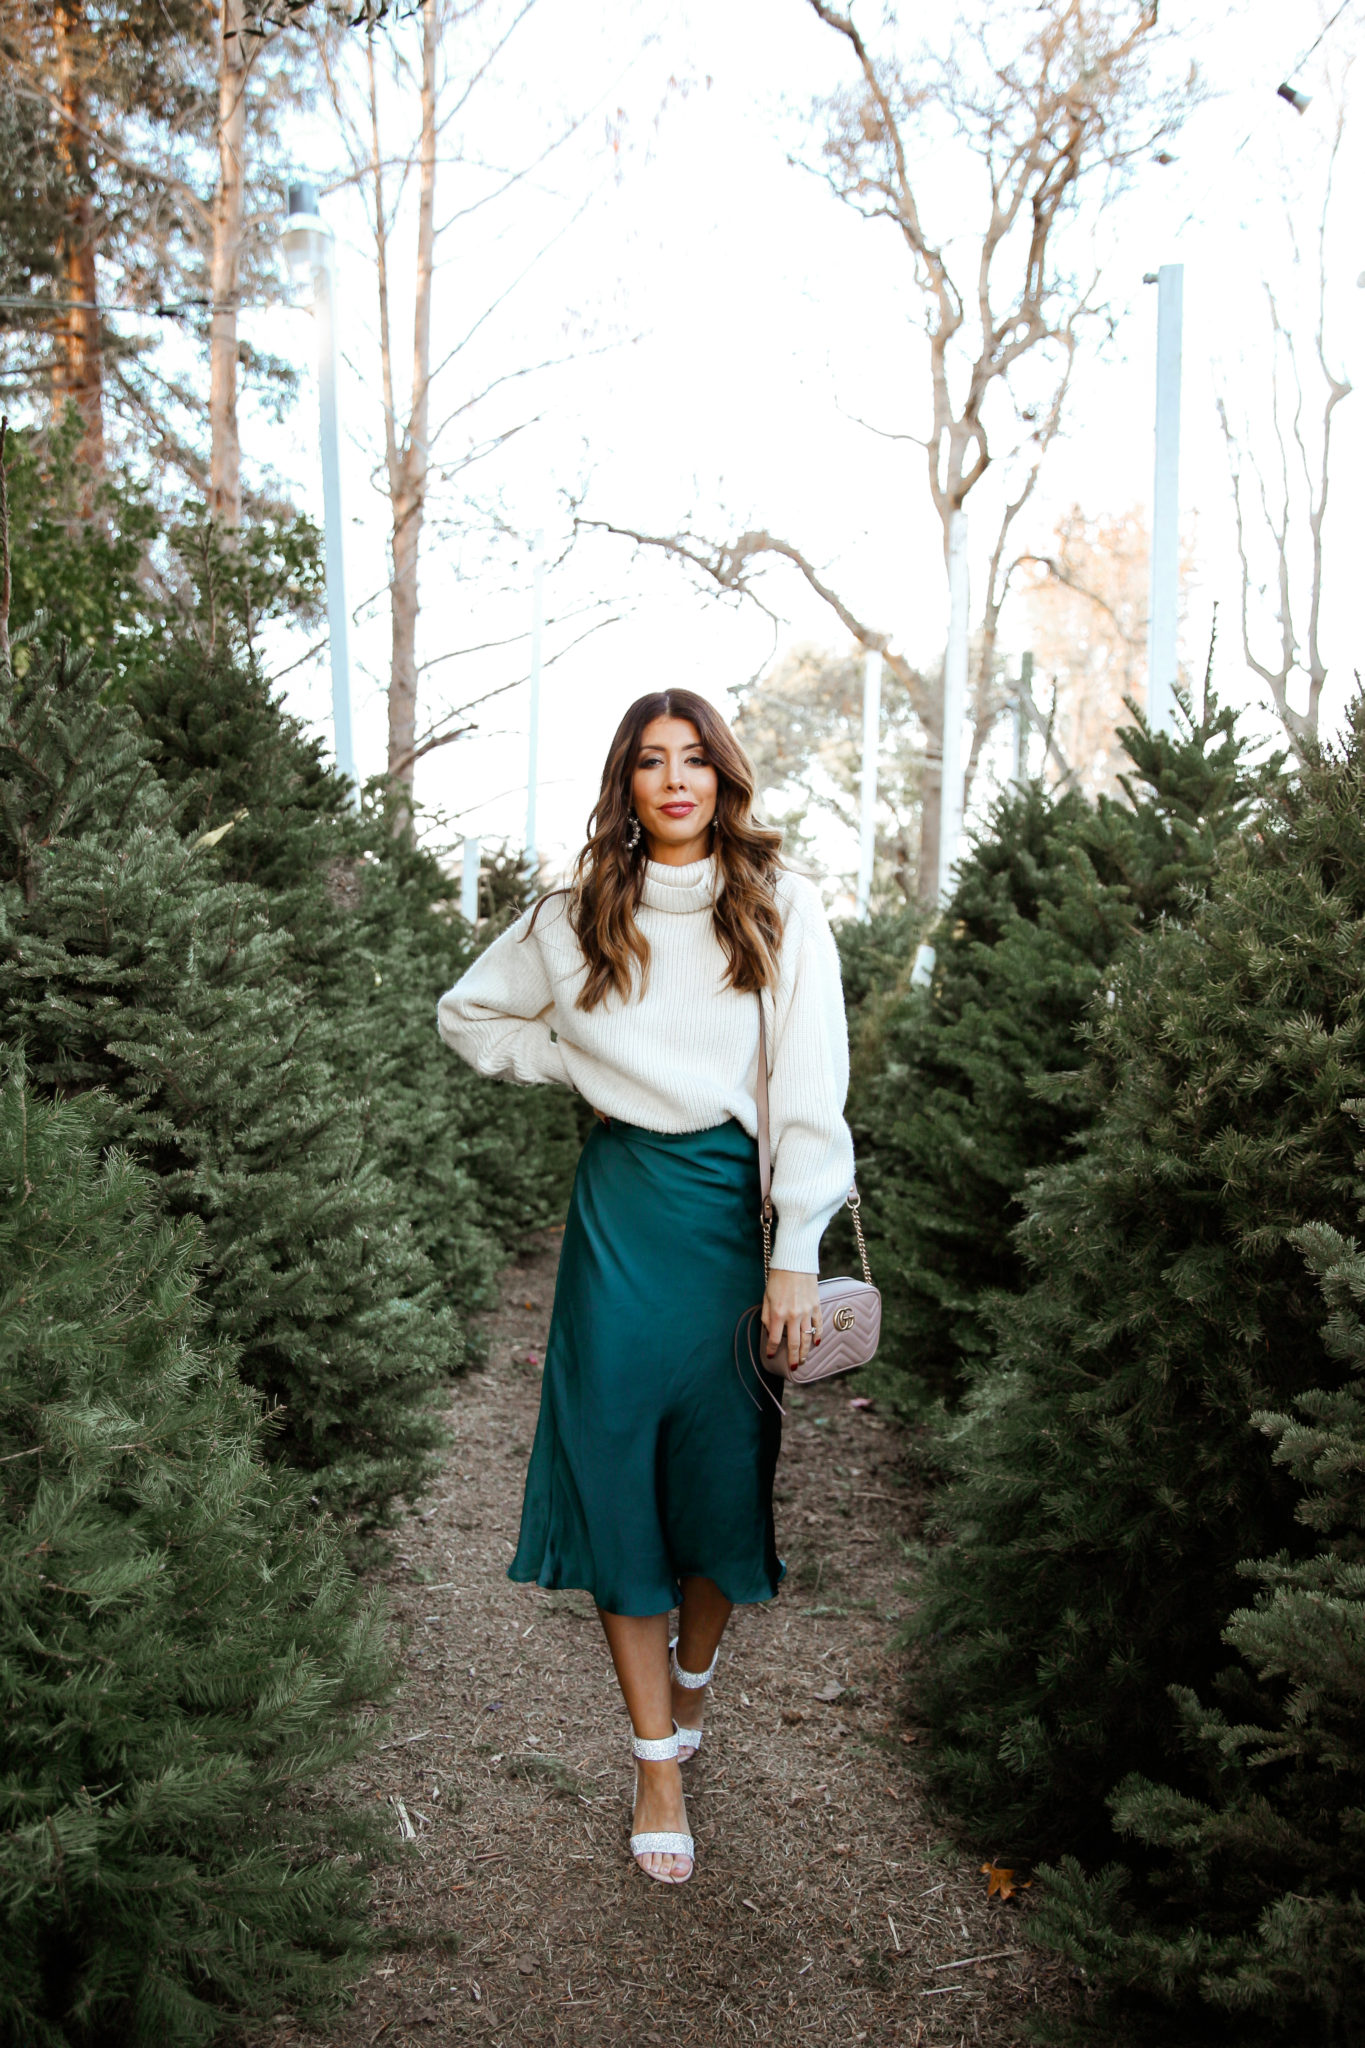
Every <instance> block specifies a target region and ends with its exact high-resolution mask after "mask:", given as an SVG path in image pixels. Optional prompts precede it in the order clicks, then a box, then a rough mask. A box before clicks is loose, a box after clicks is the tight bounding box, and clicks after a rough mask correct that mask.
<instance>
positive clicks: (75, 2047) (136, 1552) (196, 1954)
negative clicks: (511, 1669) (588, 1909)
mask: <svg viewBox="0 0 1365 2048" xmlns="http://www.w3.org/2000/svg"><path fill="white" fill-rule="evenodd" d="M96 1111H97V1105H96V1103H95V1102H94V1101H93V1099H92V1098H90V1097H88V1096H87V1097H86V1098H85V1099H84V1100H83V1101H82V1102H81V1103H79V1104H62V1103H54V1102H52V1101H51V1100H50V1099H44V1098H42V1097H41V1096H38V1095H36V1094H35V1093H33V1092H32V1091H31V1090H29V1089H28V1088H27V1087H25V1085H24V1083H23V1079H22V1074H21V1071H19V1070H17V1069H15V1070H12V1071H11V1072H10V1074H9V1076H8V1078H7V1080H6V1082H5V1084H4V1086H3V1087H2V1088H0V1699H3V1712H4V1729H5V1735H4V1745H3V1754H0V2038H3V2039H4V2040H5V2041H7V2042H12V2043H15V2044H23V2048H114V2044H118V2048H125V2044H138V2048H141V2044H147V2048H176V2044H180V2043H189V2042H207V2041H210V2040H212V2039H214V2038H216V2037H217V2036H218V2035H219V2032H220V2029H221V2027H222V2025H223V2022H224V2020H225V2017H226V2016H227V2015H228V2014H230V2013H251V2014H256V2015H260V2016H264V2015H268V2014H269V2013H270V2012H272V2011H274V2010H276V2009H277V2008H278V2006H279V2005H280V2003H281V2002H282V2001H283V2000H288V2001H289V2002H290V2003H291V2004H292V2005H294V2006H295V2007H296V2008H297V2009H300V2010H305V2011H307V2010H310V2009H311V2010H320V2009H322V2008H323V2007H325V2005H326V2004H327V2003H328V2002H330V2000H331V1999H332V1997H333V1996H334V1995H335V1994H336V1993H337V1992H338V1991H339V1990H340V1988H341V1987H342V1986H343V1984H344V1983H345V1981H346V1980H347V1979H348V1978H349V1977H351V1976H353V1975H354V1970H355V1964H356V1961H357V1959H358V1956H359V1954H360V1953H362V1952H363V1948H364V1945H365V1940H366V1937H365V1934H364V1930H363V1924H362V1921H361V1914H362V1910H363V1906H364V1901H365V1892H366V1882H367V1881H366V1877H365V1872H364V1867H363V1860H362V1856H361V1853H360V1852H361V1851H362V1850H363V1848H364V1847H365V1845H366V1844H367V1843H368V1842H369V1839H370V1836H369V1831H368V1830H367V1829H366V1828H364V1827H363V1826H362V1825H361V1824H360V1823H359V1822H358V1821H356V1820H355V1819H354V1818H351V1817H349V1816H348V1815H347V1814H346V1813H345V1812H342V1811H337V1810H332V1809H329V1808H325V1807H324V1806H323V1804H322V1801H321V1798H320V1796H319V1795H318V1794H317V1793H316V1791H315V1790H314V1788H316V1786H317V1785H318V1783H319V1781H320V1780H322V1779H324V1778H325V1777H326V1775H327V1774H328V1773H329V1772H330V1771H331V1770H332V1769H334V1768H335V1766H337V1765H338V1764H339V1763H341V1762H342V1761H344V1760H345V1759H346V1758H348V1757H351V1756H353V1755H354V1754H356V1752H357V1751H358V1750H359V1749H360V1748H361V1747H362V1745H363V1744H364V1743H365V1742H366V1740H367V1739H368V1738H367V1732H366V1731H367V1728H368V1726H369V1725H370V1721H369V1718H368V1717H367V1716H366V1715H364V1714H362V1712H361V1711H360V1709H361V1708H362V1706H363V1705H364V1704H365V1703H368V1702H373V1701H374V1700H375V1699H376V1698H378V1697H381V1696H382V1695H383V1694H384V1693H385V1692H386V1691H387V1689H388V1687H389V1685H390V1682H391V1679H390V1674H389V1667H388V1664H387V1662H386V1660H385V1653H384V1651H383V1648H382V1642H381V1627H380V1621H381V1617H380V1615H379V1614H378V1611H377V1610H376V1608H375V1607H374V1605H373V1604H372V1602H370V1601H369V1600H368V1599H367V1598H364V1597H362V1596H361V1595H360V1593H359V1592H358V1590H357V1588H356V1585H355V1583H354V1581H353V1579H352V1578H351V1576H350V1574H349V1572H348V1571H347V1569H346V1566H345V1564H344V1562H343V1559H342V1555H341V1548H340V1545H339V1542H338V1538H337V1534H336V1532H335V1530H334V1528H333V1526H332V1525H331V1523H330V1522H329V1521H328V1520H327V1518H326V1517H322V1516H319V1515H318V1514H317V1513H316V1511H315V1510H314V1509H313V1508H312V1507H311V1506H310V1504H309V1502H308V1499H307V1495H308V1487H307V1484H306V1483H305V1482H304V1481H302V1480H301V1479H300V1478H299V1477H298V1476H297V1475H294V1474H291V1473H289V1472H288V1471H287V1470H285V1469H284V1468H282V1467H278V1466H270V1465H268V1464H267V1463H266V1462H265V1460H264V1458H263V1456H262V1449H263V1445H264V1442H265V1440H266V1437H267V1433H268V1424H267V1422H266V1421H265V1420H264V1419H263V1417H262V1413H261V1406H260V1403H259V1400H258V1399H257V1397H255V1396H254V1395H252V1394H250V1393H249V1392H248V1391H247V1390H246V1389H245V1388H244V1387H243V1385H242V1384H241V1381H240V1380H239V1378H238V1375H237V1372H236V1370H235V1366H234V1362H233V1359H232V1355H231V1353H230V1351H229V1350H227V1349H226V1348H225V1347H223V1346H221V1345H217V1344H214V1343H213V1342H212V1341H211V1340H210V1338H209V1334H208V1331H207V1329H206V1326H205V1320H204V1316H203V1310H202V1306H201V1305H200V1304H199V1303H198V1302H196V1299H195V1262H196V1259H197V1256H198V1254H199V1251H200V1249H201V1246H202V1237H201V1233H200V1231H199V1230H198V1228H197V1227H196V1226H195V1225H193V1224H192V1223H189V1222H187V1221H181V1222H170V1221H167V1220H166V1219H165V1218H164V1217H162V1216H161V1215H160V1213H159V1200H158V1195H159V1191H158V1189H157V1187H156V1183H155V1181H154V1179H153V1177H152V1176H150V1175H148V1174H147V1173H145V1172H143V1171H141V1170H140V1169H138V1168H136V1167H135V1166H134V1165H133V1164H132V1162H131V1161H130V1160H129V1158H128V1156H127V1154H126V1153H124V1152H122V1151H120V1150H118V1149H113V1150H109V1151H106V1152H105V1153H104V1156H103V1158H102V1159H101V1158H100V1157H99V1156H98V1154H99V1151H100V1148H101V1147H102V1140H103V1134H102V1130H101V1121H102V1120H101V1119H100V1117H99V1116H98V1114H97V1113H96ZM305 1792H307V1794H308V1798H307V1803H305V1801H304V1797H303V1794H304V1793H305Z"/></svg>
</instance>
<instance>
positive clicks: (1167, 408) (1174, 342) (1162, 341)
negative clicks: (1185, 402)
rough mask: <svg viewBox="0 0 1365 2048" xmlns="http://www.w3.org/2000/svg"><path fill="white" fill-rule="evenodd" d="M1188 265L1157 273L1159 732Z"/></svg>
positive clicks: (1176, 501) (1151, 690) (1176, 527)
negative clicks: (1186, 271) (1186, 270)
mask: <svg viewBox="0 0 1365 2048" xmlns="http://www.w3.org/2000/svg"><path fill="white" fill-rule="evenodd" d="M1184 286H1185V266H1184V264H1183V263H1163V264H1162V266H1161V268H1160V270H1159V271H1158V272H1157V314H1156V471H1155V476H1154V478H1153V483H1152V570H1151V590H1150V599H1149V603H1148V627H1147V719H1148V723H1149V724H1150V725H1151V726H1152V728H1153V730H1154V731H1156V732H1170V731H1171V729H1172V727H1173V726H1174V724H1175V685H1176V682H1177V680H1178V679H1179V674H1180V666H1179V662H1180V656H1179V650H1178V645H1177V640H1178V630H1179V623H1180V353H1181V322H1182V311H1183V308H1182V300H1183V297H1184Z"/></svg>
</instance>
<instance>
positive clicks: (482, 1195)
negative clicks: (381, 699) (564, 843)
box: [133, 643, 581, 1311]
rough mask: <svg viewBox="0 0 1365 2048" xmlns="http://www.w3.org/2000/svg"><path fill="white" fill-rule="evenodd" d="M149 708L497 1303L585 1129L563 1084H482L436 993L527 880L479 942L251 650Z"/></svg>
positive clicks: (193, 676)
mask: <svg viewBox="0 0 1365 2048" xmlns="http://www.w3.org/2000/svg"><path fill="white" fill-rule="evenodd" d="M133 701H134V704H135V706H136V709H137V711H138V714H139V717H140V719H141V721H142V726H143V730H144V732H145V733H146V735H147V737H148V739H149V740H150V742H151V748H152V754H151V758H152V761H153V764H154V765H155V767H156V769H157V771H158V773H159V774H160V775H161V777H162V778H163V780H165V781H166V782H167V783H169V784H170V786H171V787H172V788H174V789H176V790H177V791H180V792H183V794H184V797H185V804H184V809H183V811H182V813H181V823H182V829H184V830H186V831H187V832H189V833H191V834H197V833H207V832H214V831H218V830H219V829H220V828H221V827H223V826H225V825H226V826H230V829H229V830H228V831H227V833H226V834H225V836H224V837H223V839H222V840H221V841H220V842H219V846H218V855H219V859H220V862H221V864H222V867H223V869H224V872H225V873H227V874H228V875H230V876H233V877H235V878H237V879H240V880H243V881H249V882H252V883H254V884H255V885H256V886H257V887H258V888H260V889H262V890H263V891H264V892H265V894H266V896H267V897H268V899H269V902H270V906H271V919H272V923H273V924H274V925H275V927H276V928H277V929H279V930H281V931H283V932H287V934H288V936H289V942H290V947H291V957H292V960H293V967H294V972H295V973H296V974H297V975H298V977H299V980H300V984H301V986H303V987H305V988H306V989H307V990H308V992H309V996H310V1000H311V1001H312V1002H314V1003H315V1004H316V1005H317V1007H318V1010H319V1014H320V1016H322V1017H323V1018H325V1020H326V1025H325V1028H326V1038H327V1054H328V1059H329V1062H330V1063H331V1064H332V1065H333V1067H334V1068H335V1069H336V1070H337V1071H338V1073H339V1074H341V1075H342V1076H343V1078H344V1080H345V1084H346V1086H347V1087H348V1088H349V1089H351V1090H353V1091H354V1092H355V1093H356V1094H357V1095H358V1096H361V1097H362V1098H363V1099H364V1101H365V1103H366V1123H365V1130H366V1138H367V1142H368V1143H369V1144H370V1145H371V1146H372V1147H373V1149H374V1152H375V1155H376V1158H377V1160H378V1162H379V1164H380V1166H381V1167H382V1169H383V1171H384V1172H385V1174H386V1175H387V1176H388V1177H389V1179H390V1180H391V1182H392V1183H393V1185H394V1187H395V1188H396V1189H397V1191H398V1197H399V1200H400V1201H401V1203H402V1205H403V1208H404V1211H405V1213H406V1214H407V1215H408V1216H409V1218H410V1219H411V1221H412V1224H413V1227H414V1230H415V1232H416V1234H417V1237H418V1239H419V1241H420V1243H421V1245H422V1247H423V1249H424V1250H425V1252H426V1253H427V1255H428V1257H429V1258H430V1259H431V1261H432V1264H433V1266H434V1267H435V1269H436V1271H437V1273H438V1274H439V1275H440V1278H441V1280H442V1282H443V1283H444V1285H445V1287H446V1288H447V1289H448V1291H449V1298H451V1299H452V1300H453V1301H454V1302H455V1303H456V1304H457V1305H459V1306H460V1307H461V1308H462V1309H464V1310H466V1311H467V1310H469V1309H471V1308H474V1307H479V1306H483V1305H484V1304H485V1303H486V1302H487V1301H488V1300H490V1299H491V1294H492V1284H493V1280H494V1277H495V1275H496V1273H497V1271H498V1269H499V1268H500V1267H501V1266H502V1265H504V1264H505V1263H506V1261H507V1258H508V1256H509V1255H510V1253H511V1251H512V1249H513V1248H514V1246H515V1245H516V1243H517V1242H519V1240H520V1239H521V1237H522V1236H524V1234H525V1232H526V1231H527V1230H531V1229H536V1228H539V1227H541V1226H542V1225H544V1224H546V1223H549V1222H551V1221H555V1220H558V1218H560V1217H562V1215H563V1213H564V1209H565V1206H566V1204H567V1201H568V1192H569V1186H570V1184H571V1181H572V1177H573V1169H574V1165H575V1162H576V1160H577V1156H578V1150H579V1145H580V1142H581V1131H580V1125H579V1120H578V1116H577V1114H576V1107H577V1106H576V1101H575V1098H573V1097H571V1096H570V1095H569V1094H568V1093H567V1092H566V1091H564V1090H561V1089H550V1088H537V1089H525V1088H520V1089H518V1088H506V1087H500V1086H498V1085H497V1084H495V1083H492V1082H489V1081H485V1080H482V1079H481V1078H480V1077H479V1076H478V1075H476V1074H474V1073H473V1072H472V1071H471V1070H470V1069H469V1068H467V1067H466V1066H465V1065H464V1064H463V1063H462V1062H461V1061H458V1060H455V1059H453V1058H452V1057H451V1055H450V1053H449V1051H448V1050H447V1048H446V1047H445V1046H443V1045H442V1044H441V1042H440V1040H439V1039H438V1037H437V1035H436V1025H435V1016H436V999H437V997H438V996H439V995H440V993H441V992H442V990H443V989H446V988H448V987H449V986H450V984H451V983H452V982H453V981H454V980H455V979H456V977H457V976H458V975H459V974H460V973H461V972H462V971H463V969H464V967H465V966H466V965H467V964H468V963H469V961H470V960H471V959H472V958H473V957H474V954H475V952H476V951H477V950H478V949H479V947H480V946H481V945H483V944H486V943H487V942H488V940H489V939H490V938H491V937H492V936H493V935H494V934H495V933H496V932H497V931H498V930H500V929H501V928H502V926H503V924H504V923H505V922H506V921H507V919H508V917H509V916H511V915H514V914H515V912H516V910H517V909H519V908H520V907H521V904H522V902H524V900H525V887H524V884H523V885H522V887H521V888H520V889H519V890H518V891H517V892H516V901H515V902H513V903H509V905H508V907H507V911H506V913H505V914H504V916H503V917H502V918H501V919H495V920H493V921H492V922H491V923H490V924H489V925H488V926H487V927H485V929H484V931H483V932H482V933H481V934H480V936H479V938H478V940H477V941H476V940H475V939H474V937H473V935H472V934H471V932H470V931H469V928H468V926H467V925H466V924H465V923H464V920H463V919H462V918H461V917H460V915H459V911H458V906H457V898H458V887H457V885H456V883H455V882H454V881H453V879H452V878H451V876H449V875H448V874H446V873H445V872H444V870H443V869H442V868H441V866H440V863H439V862H438V860H437V859H436V857H435V855H434V854H432V853H431V852H430V851H429V850H427V849H426V848H425V847H423V846H422V845H420V844H419V843H418V842H417V841H416V840H415V839H414V838H413V837H412V835H411V834H409V833H407V832H399V831H396V830H395V825H394V819H393V816H392V814H391V810H390V808H389V806H388V803H387V800H386V798H385V794H384V789H383V785H382V784H380V785H376V787H375V788H374V789H373V790H372V791H370V792H369V794H368V796H367V799H366V802H365V804H364V805H363V807H362V808H360V809H356V808H355V807H354V806H353V805H352V803H351V801H350V796H349V792H348V790H347V788H346V786H345V784H344V782H343V781H342V780H341V778H340V777H338V776H337V775H336V773H335V772H334V771H333V770H332V769H331V768H330V767H328V766H327V765H326V763H325V762H324V760H323V758H322V754H321V749H320V747H319V745H318V743H317V741H316V740H313V739H310V738H309V737H308V736H307V735H306V734H305V733H304V732H303V731H302V729H301V727H300V726H299V724H298V722H297V720H295V719H293V718H291V717H290V716H289V715H288V713H287V712H285V711H284V709H283V707H282V706H281V705H280V703H279V702H278V701H277V699H276V698H275V697H274V696H273V695H272V693H271V690H270V687H269V685H268V683H267V682H266V681H265V679H264V678H263V677H262V676H261V674H260V672H259V670H258V669H257V668H256V667H255V666H254V664H252V663H251V661H250V660H249V659H248V658H244V657H243V656H242V655H240V654H239V655H238V656H237V657H236V658H235V659H234V658H231V657H230V656H224V655H223V654H221V653H215V654H214V655H211V656H208V657H203V656H201V655H199V654H198V653H197V652H196V651H195V650H193V649H187V648H186V647H185V646H184V644H183V643H177V644H173V645H171V646H170V647H168V649H167V650H166V653H165V656H164V658H163V659H162V660H161V661H160V662H158V663H156V664H154V665H152V666H151V667H150V669H149V671H148V673H146V674H145V675H144V676H142V677H141V678H140V679H139V682H138V684H137V687H136V689H135V691H134V695H133Z"/></svg>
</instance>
